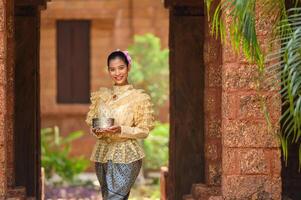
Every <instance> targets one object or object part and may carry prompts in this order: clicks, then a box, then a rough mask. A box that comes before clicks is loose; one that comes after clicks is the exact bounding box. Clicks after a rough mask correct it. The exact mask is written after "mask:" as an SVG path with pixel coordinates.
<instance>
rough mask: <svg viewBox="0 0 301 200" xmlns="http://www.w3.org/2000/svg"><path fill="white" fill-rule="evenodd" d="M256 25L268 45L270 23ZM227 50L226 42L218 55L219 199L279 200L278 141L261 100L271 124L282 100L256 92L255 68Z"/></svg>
mask: <svg viewBox="0 0 301 200" xmlns="http://www.w3.org/2000/svg"><path fill="white" fill-rule="evenodd" d="M227 20H228V19H225V21H227ZM258 24H259V26H258V28H257V32H258V38H259V40H260V41H259V42H260V44H262V45H266V44H267V43H266V41H267V39H268V37H269V36H268V35H267V31H265V30H267V29H269V27H268V26H269V25H270V22H262V21H259V23H258ZM231 49H232V48H231V47H230V46H229V44H225V45H224V46H223V55H222V56H223V65H222V80H223V81H222V93H223V94H222V148H223V149H222V152H223V153H222V157H223V163H222V166H223V176H222V191H223V197H224V199H237V200H245V199H281V175H280V171H281V162H280V161H281V160H280V149H279V143H278V140H277V136H276V135H274V134H273V133H271V132H269V131H268V129H267V126H266V122H265V119H264V114H263V113H262V111H261V106H260V105H261V103H260V102H261V100H260V99H261V98H263V99H265V100H266V101H267V106H268V109H269V110H270V111H271V117H272V120H273V122H275V121H276V119H277V118H278V117H279V115H280V112H281V111H280V109H281V101H280V98H271V97H272V96H276V97H277V95H275V94H276V91H275V90H274V91H272V90H267V88H265V89H262V90H260V91H259V92H258V91H257V90H256V77H257V76H258V73H257V66H255V65H250V64H248V63H247V62H246V60H245V59H244V57H243V56H242V55H241V54H236V53H235V52H233V51H231ZM269 89H270V88H269Z"/></svg>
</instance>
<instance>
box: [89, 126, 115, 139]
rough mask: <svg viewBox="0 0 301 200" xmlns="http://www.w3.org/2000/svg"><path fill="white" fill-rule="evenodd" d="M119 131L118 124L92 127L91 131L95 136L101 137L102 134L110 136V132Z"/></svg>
mask: <svg viewBox="0 0 301 200" xmlns="http://www.w3.org/2000/svg"><path fill="white" fill-rule="evenodd" d="M120 132H121V127H120V126H111V127H109V128H92V133H93V134H94V135H95V136H96V137H99V138H100V137H102V136H110V135H112V134H118V133H120Z"/></svg>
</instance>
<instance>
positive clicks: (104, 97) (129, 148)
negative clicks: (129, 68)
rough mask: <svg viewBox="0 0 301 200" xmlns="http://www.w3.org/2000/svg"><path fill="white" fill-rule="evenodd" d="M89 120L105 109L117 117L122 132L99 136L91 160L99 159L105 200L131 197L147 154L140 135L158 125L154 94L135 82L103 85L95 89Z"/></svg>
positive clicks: (98, 176) (89, 121) (96, 167)
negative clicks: (153, 99)
mask: <svg viewBox="0 0 301 200" xmlns="http://www.w3.org/2000/svg"><path fill="white" fill-rule="evenodd" d="M90 99H91V105H90V110H89V112H88V114H87V118H86V122H87V124H88V125H89V126H90V127H92V118H95V117H99V116H100V117H101V116H102V115H104V114H105V112H104V111H105V110H106V111H109V113H110V115H111V117H113V118H114V119H115V124H114V125H119V126H120V127H121V132H120V133H117V134H114V135H110V136H103V137H101V138H97V141H96V144H95V146H94V148H93V151H92V154H91V157H90V160H91V161H93V162H95V170H96V175H97V178H98V180H99V183H100V185H101V191H102V195H103V199H104V200H119V199H120V200H122V199H128V196H129V193H130V189H131V187H132V186H133V184H134V182H135V180H136V178H137V176H138V174H139V171H140V168H141V164H142V158H143V157H144V156H145V154H144V151H143V149H142V148H141V146H140V144H139V142H138V139H144V138H146V137H147V136H148V134H149V132H150V130H151V129H152V128H153V126H154V111H153V104H152V102H151V98H150V96H149V95H148V94H147V93H145V91H144V90H142V89H136V88H134V87H133V85H131V84H127V85H123V86H117V85H113V87H112V88H105V87H101V88H100V89H99V90H98V91H96V92H92V93H91V98H90Z"/></svg>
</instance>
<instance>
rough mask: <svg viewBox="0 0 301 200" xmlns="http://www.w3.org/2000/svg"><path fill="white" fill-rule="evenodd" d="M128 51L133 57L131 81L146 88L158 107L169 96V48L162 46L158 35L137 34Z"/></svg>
mask: <svg viewBox="0 0 301 200" xmlns="http://www.w3.org/2000/svg"><path fill="white" fill-rule="evenodd" d="M128 51H129V53H130V55H131V56H132V58H133V63H132V69H131V73H130V74H129V80H130V82H133V83H135V85H137V87H138V88H143V89H145V90H146V91H147V92H148V94H150V96H151V97H152V100H153V102H154V104H155V109H158V108H159V107H160V106H161V105H163V104H164V103H165V102H166V100H167V99H168V97H169V65H168V55H169V52H168V49H162V48H161V42H160V39H159V38H158V37H155V36H154V35H152V34H145V35H135V37H134V43H133V44H132V45H131V46H129V48H128Z"/></svg>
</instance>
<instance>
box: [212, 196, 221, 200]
mask: <svg viewBox="0 0 301 200" xmlns="http://www.w3.org/2000/svg"><path fill="white" fill-rule="evenodd" d="M208 200H223V196H212V197H209V199H208Z"/></svg>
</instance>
